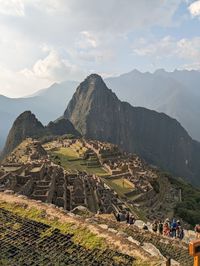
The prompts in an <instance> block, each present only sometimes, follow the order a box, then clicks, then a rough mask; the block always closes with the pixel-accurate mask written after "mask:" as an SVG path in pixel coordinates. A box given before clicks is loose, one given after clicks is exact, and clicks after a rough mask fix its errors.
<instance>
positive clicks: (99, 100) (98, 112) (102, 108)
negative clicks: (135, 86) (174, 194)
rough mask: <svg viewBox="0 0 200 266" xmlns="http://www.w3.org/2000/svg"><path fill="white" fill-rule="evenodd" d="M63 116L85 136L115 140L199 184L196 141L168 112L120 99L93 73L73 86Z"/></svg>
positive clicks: (198, 156) (165, 168) (198, 152)
mask: <svg viewBox="0 0 200 266" xmlns="http://www.w3.org/2000/svg"><path fill="white" fill-rule="evenodd" d="M64 117H65V118H67V119H69V120H70V121H71V122H72V123H73V125H74V126H75V128H76V129H77V130H78V131H79V132H81V134H82V135H83V136H85V137H87V138H92V139H97V140H101V141H108V142H112V143H114V144H118V145H119V146H120V147H121V148H123V149H124V150H125V151H127V152H135V153H137V154H138V155H140V156H141V157H143V158H144V159H145V160H147V161H148V162H149V163H151V164H154V165H157V166H159V167H160V168H161V169H163V170H165V171H169V172H172V173H173V174H175V175H177V176H183V177H184V178H185V179H186V180H188V181H190V182H192V183H193V184H198V185H200V178H199V173H200V159H199V158H200V143H198V142H196V141H194V140H192V138H191V137H190V136H189V135H188V133H187V132H186V130H185V129H184V128H183V127H182V126H181V125H180V123H179V122H178V121H177V120H175V119H172V118H170V117H169V116H167V115H165V114H163V113H158V112H155V111H151V110H148V109H146V108H142V107H133V106H131V105H130V104H128V103H126V102H121V101H120V100H119V99H118V98H117V96H116V95H115V94H114V93H113V92H112V91H111V90H110V89H108V88H107V86H106V84H105V83H104V81H103V80H102V78H101V77H100V76H98V75H96V74H92V75H90V76H89V77H87V78H86V79H85V80H84V81H83V82H82V83H81V84H80V85H79V86H78V88H77V90H76V92H75V94H74V96H73V98H72V100H71V101H70V103H69V105H68V107H67V109H66V111H65V112H64Z"/></svg>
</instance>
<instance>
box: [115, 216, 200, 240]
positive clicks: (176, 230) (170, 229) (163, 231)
mask: <svg viewBox="0 0 200 266" xmlns="http://www.w3.org/2000/svg"><path fill="white" fill-rule="evenodd" d="M115 217H116V220H117V221H118V222H125V221H126V223H127V224H128V225H132V224H134V223H135V221H136V219H135V217H134V216H133V215H132V214H130V213H129V212H127V213H126V214H125V213H121V212H119V213H117V214H116V215H115ZM151 227H152V231H153V232H154V233H157V234H160V235H163V236H167V237H171V238H177V239H180V240H182V239H183V238H184V229H183V227H182V225H181V222H180V221H179V220H176V219H175V218H174V219H172V220H171V221H170V219H168V218H167V219H166V220H165V221H164V222H162V221H161V220H159V221H157V220H155V221H154V222H153V223H152V225H151ZM143 230H149V228H148V226H147V225H146V224H143ZM194 230H195V232H196V238H198V239H200V224H197V225H196V226H195V228H194Z"/></svg>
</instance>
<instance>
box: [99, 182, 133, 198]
mask: <svg viewBox="0 0 200 266" xmlns="http://www.w3.org/2000/svg"><path fill="white" fill-rule="evenodd" d="M104 181H105V183H106V184H107V185H108V186H110V187H112V188H113V189H114V190H115V191H116V192H117V193H118V194H119V195H120V196H124V194H125V193H127V192H131V191H133V190H134V184H133V183H131V182H130V181H129V180H128V179H126V178H117V179H105V178H104Z"/></svg>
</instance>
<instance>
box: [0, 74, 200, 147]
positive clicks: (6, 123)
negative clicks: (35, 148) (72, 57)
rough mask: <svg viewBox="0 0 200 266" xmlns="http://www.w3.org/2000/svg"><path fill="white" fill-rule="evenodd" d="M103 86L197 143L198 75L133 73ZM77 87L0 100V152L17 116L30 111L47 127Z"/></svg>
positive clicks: (199, 129)
mask: <svg viewBox="0 0 200 266" xmlns="http://www.w3.org/2000/svg"><path fill="white" fill-rule="evenodd" d="M105 82H106V84H107V86H108V88H110V89H112V90H113V91H114V92H115V93H116V95H117V96H118V97H119V99H120V100H123V101H127V102H129V103H130V104H132V105H133V106H142V107H146V108H148V109H152V110H156V111H159V112H164V113H166V114H168V115H169V116H171V117H173V118H176V119H177V120H178V121H179V122H180V123H181V124H182V126H183V127H184V128H185V129H186V130H187V131H188V133H189V134H190V135H191V136H192V138H194V139H196V140H199V141H200V123H199V121H198V117H199V116H200V108H199V103H200V72H198V71H186V70H183V71H177V70H176V71H174V72H166V71H164V70H162V69H160V70H157V71H155V72H154V73H153V74H151V73H148V72H147V73H141V72H139V71H137V70H133V71H131V72H129V73H127V74H123V75H121V76H119V77H113V78H108V79H105ZM78 84H79V82H76V81H66V82H62V83H60V84H53V85H52V86H51V87H49V88H47V89H43V90H41V91H39V92H38V93H36V94H34V95H32V96H30V97H27V98H18V99H12V98H7V97H5V96H0V149H1V148H2V147H3V145H4V143H5V139H6V136H7V134H8V132H9V129H10V128H11V126H12V123H13V122H14V120H15V118H16V117H17V116H18V115H19V114H20V113H22V112H23V111H25V110H31V111H32V112H33V113H34V114H35V115H36V116H37V117H38V119H39V120H40V121H41V122H42V123H43V124H47V123H48V122H49V121H50V120H54V119H56V118H57V117H59V116H60V115H61V114H62V112H63V110H64V109H65V107H66V105H67V104H68V103H69V101H70V99H71V97H72V95H73V93H74V92H75V89H76V87H77V86H78Z"/></svg>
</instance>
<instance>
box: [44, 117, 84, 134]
mask: <svg viewBox="0 0 200 266" xmlns="http://www.w3.org/2000/svg"><path fill="white" fill-rule="evenodd" d="M46 129H47V131H48V132H50V133H51V134H52V135H56V136H62V135H64V134H66V133H68V134H72V135H74V136H80V133H79V132H78V131H77V130H76V129H75V128H74V126H73V125H72V123H71V122H70V121H69V120H68V119H65V118H61V119H58V120H56V121H55V122H52V121H51V122H50V123H49V124H48V125H47V127H46Z"/></svg>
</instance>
